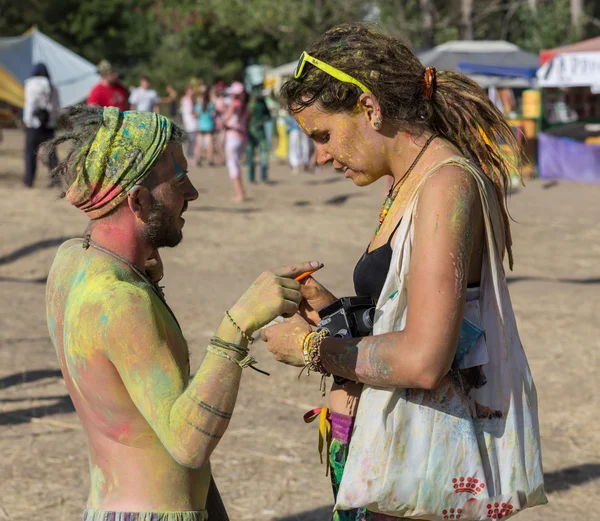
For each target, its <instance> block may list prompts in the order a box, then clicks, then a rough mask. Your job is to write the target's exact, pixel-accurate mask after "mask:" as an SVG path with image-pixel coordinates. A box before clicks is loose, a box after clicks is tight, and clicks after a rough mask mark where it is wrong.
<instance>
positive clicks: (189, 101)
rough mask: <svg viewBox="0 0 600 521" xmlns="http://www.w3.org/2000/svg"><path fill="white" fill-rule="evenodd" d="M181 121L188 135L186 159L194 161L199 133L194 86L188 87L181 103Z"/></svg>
mask: <svg viewBox="0 0 600 521" xmlns="http://www.w3.org/2000/svg"><path fill="white" fill-rule="evenodd" d="M179 110H180V112H181V119H182V121H183V128H184V130H185V133H186V134H187V142H186V147H185V158H186V159H187V160H188V162H190V163H191V162H192V160H193V159H194V148H195V146H196V134H197V133H198V121H197V116H196V112H195V110H194V86H193V85H188V86H187V87H186V88H185V94H184V95H183V96H182V98H181V102H180V109H179Z"/></svg>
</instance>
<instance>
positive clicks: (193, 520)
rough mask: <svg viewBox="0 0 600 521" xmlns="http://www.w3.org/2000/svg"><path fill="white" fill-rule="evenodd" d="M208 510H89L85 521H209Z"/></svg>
mask: <svg viewBox="0 0 600 521" xmlns="http://www.w3.org/2000/svg"><path fill="white" fill-rule="evenodd" d="M207 519H208V512H207V511H206V510H190V511H181V512H112V511H110V510H97V509H87V510H85V511H84V512H83V521H207Z"/></svg>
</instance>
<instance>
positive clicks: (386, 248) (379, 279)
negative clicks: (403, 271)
mask: <svg viewBox="0 0 600 521" xmlns="http://www.w3.org/2000/svg"><path fill="white" fill-rule="evenodd" d="M401 222H402V219H400V221H399V222H398V224H397V225H396V227H395V228H394V231H393V232H392V233H391V234H390V237H389V239H388V240H387V242H386V243H385V244H384V245H383V246H380V247H379V248H376V249H374V250H373V251H369V249H368V247H367V251H365V253H363V255H362V257H361V258H360V259H359V261H358V262H357V263H356V267H355V268H354V291H355V292H356V295H357V296H359V297H371V298H374V299H375V301H377V300H379V295H381V290H382V289H383V285H384V284H385V279H386V277H387V274H388V271H389V269H390V263H391V262H392V253H393V252H392V238H393V237H394V234H395V233H396V230H397V229H398V226H400V223H401Z"/></svg>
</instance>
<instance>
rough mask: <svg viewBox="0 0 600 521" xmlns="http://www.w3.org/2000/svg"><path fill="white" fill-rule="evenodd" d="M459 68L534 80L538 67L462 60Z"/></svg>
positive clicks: (464, 70)
mask: <svg viewBox="0 0 600 521" xmlns="http://www.w3.org/2000/svg"><path fill="white" fill-rule="evenodd" d="M458 70H459V71H460V72H462V73H463V74H481V75H484V76H504V77H507V78H524V79H526V80H533V79H534V78H535V77H536V73H537V67H505V66H501V65H479V64H478V63H466V62H460V63H459V64H458Z"/></svg>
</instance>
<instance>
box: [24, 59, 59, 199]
mask: <svg viewBox="0 0 600 521" xmlns="http://www.w3.org/2000/svg"><path fill="white" fill-rule="evenodd" d="M24 98H25V104H24V107H23V123H24V124H25V177H24V178H23V184H24V185H25V186H27V187H29V188H32V187H33V182H34V180H35V173H36V170H37V152H38V148H39V147H40V145H41V144H42V143H44V142H45V141H49V140H50V139H52V138H53V137H54V127H55V126H56V120H57V119H58V116H59V112H60V102H59V99H58V91H57V90H56V87H54V85H52V83H51V81H50V75H49V73H48V69H47V68H46V66H45V65H44V64H43V63H36V64H35V65H34V66H33V70H32V72H31V77H30V78H28V79H26V80H25V86H24ZM57 165H58V159H57V157H56V155H55V154H54V153H52V154H49V156H48V167H49V168H50V170H53V169H54V168H55V167H56V166H57ZM50 184H51V185H52V184H53V183H52V182H50Z"/></svg>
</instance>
